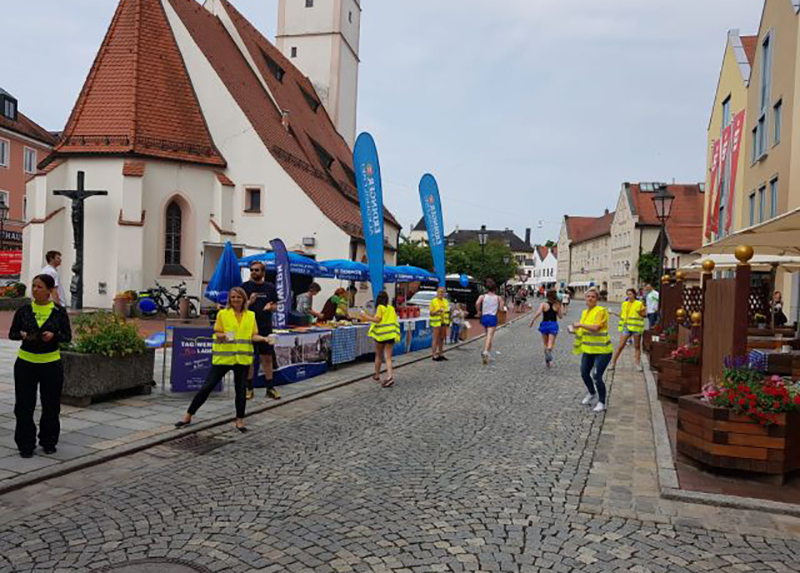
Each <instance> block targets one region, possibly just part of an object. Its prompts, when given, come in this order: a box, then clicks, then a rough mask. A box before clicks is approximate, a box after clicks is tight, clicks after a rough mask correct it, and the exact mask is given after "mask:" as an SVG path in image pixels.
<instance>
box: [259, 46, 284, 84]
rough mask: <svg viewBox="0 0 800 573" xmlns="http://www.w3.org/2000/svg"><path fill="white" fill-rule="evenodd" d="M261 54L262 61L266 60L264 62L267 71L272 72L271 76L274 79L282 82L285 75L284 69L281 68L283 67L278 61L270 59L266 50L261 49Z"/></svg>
mask: <svg viewBox="0 0 800 573" xmlns="http://www.w3.org/2000/svg"><path fill="white" fill-rule="evenodd" d="M261 55H262V56H263V57H264V61H265V62H266V64H267V69H268V70H269V73H270V74H272V76H273V77H274V78H275V79H276V80H278V81H279V82H281V83H282V82H283V76H285V75H286V70H284V69H283V68H282V67H281V66H280V64H278V62H276V61H275V60H273V59H272V58H271V57H270V56H269V54H267V52H266V51H264V50H263V49H262V50H261Z"/></svg>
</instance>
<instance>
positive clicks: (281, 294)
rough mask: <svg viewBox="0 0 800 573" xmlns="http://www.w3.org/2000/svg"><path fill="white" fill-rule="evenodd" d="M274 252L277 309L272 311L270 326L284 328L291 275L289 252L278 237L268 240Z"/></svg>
mask: <svg viewBox="0 0 800 573" xmlns="http://www.w3.org/2000/svg"><path fill="white" fill-rule="evenodd" d="M269 244H270V246H271V247H272V251H273V252H274V253H275V290H277V291H278V310H277V311H276V312H273V313H272V326H274V327H275V328H286V325H287V324H289V311H290V310H291V308H292V275H291V271H290V270H289V253H287V252H286V245H284V244H283V241H281V240H280V239H272V240H271V241H270V242H269Z"/></svg>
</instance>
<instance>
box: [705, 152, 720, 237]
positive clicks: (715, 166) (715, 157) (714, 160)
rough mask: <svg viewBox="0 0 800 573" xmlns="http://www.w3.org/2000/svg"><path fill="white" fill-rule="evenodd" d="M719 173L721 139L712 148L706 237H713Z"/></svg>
mask: <svg viewBox="0 0 800 573" xmlns="http://www.w3.org/2000/svg"><path fill="white" fill-rule="evenodd" d="M718 175H719V139H717V140H716V141H714V144H713V148H712V150H711V185H709V189H708V215H707V216H706V239H710V238H711V222H712V221H713V220H714V190H715V189H716V187H717V176H718Z"/></svg>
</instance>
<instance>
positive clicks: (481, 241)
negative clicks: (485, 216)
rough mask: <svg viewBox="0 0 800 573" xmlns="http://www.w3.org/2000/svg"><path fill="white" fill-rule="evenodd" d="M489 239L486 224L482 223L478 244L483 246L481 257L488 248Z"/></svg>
mask: <svg viewBox="0 0 800 573" xmlns="http://www.w3.org/2000/svg"><path fill="white" fill-rule="evenodd" d="M488 240H489V232H488V231H487V230H486V225H481V230H480V231H478V244H479V245H480V246H481V257H483V255H484V251H485V250H486V242H487V241H488Z"/></svg>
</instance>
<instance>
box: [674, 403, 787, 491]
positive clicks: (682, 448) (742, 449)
mask: <svg viewBox="0 0 800 573" xmlns="http://www.w3.org/2000/svg"><path fill="white" fill-rule="evenodd" d="M677 446H678V451H679V452H681V453H682V454H684V455H686V456H689V457H690V458H692V459H694V460H697V461H698V462H701V463H703V464H705V465H708V466H711V467H715V468H725V469H735V470H744V471H752V472H758V473H764V474H771V475H785V474H787V473H789V472H791V471H792V470H795V469H798V468H800V412H790V413H788V414H779V415H778V423H777V424H772V425H769V426H761V425H760V424H759V423H758V422H756V421H755V420H753V418H751V417H750V416H743V415H740V414H735V413H734V412H733V411H732V410H729V409H728V408H718V407H716V406H712V405H710V404H707V403H706V402H703V401H702V400H701V396H700V395H692V396H681V398H680V399H679V400H678V435H677Z"/></svg>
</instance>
